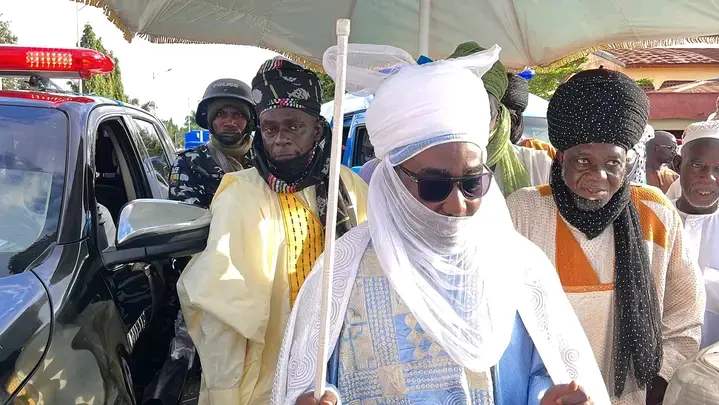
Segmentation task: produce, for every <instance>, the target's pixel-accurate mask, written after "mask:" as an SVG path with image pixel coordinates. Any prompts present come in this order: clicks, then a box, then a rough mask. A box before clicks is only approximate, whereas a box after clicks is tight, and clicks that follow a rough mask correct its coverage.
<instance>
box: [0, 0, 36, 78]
mask: <svg viewBox="0 0 719 405" xmlns="http://www.w3.org/2000/svg"><path fill="white" fill-rule="evenodd" d="M0 18H2V14H0ZM0 44H17V37H16V36H15V35H13V33H12V30H11V29H10V22H9V21H3V20H0ZM0 80H2V89H3V90H27V89H29V88H30V86H28V84H27V83H26V81H25V80H23V79H19V78H10V77H7V78H2V79H0Z"/></svg>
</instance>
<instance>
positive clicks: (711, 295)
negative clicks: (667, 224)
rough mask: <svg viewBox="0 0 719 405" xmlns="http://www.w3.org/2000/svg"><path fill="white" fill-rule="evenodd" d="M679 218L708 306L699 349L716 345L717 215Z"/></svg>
mask: <svg viewBox="0 0 719 405" xmlns="http://www.w3.org/2000/svg"><path fill="white" fill-rule="evenodd" d="M675 204H676V201H675ZM677 211H679V210H677ZM679 216H681V218H682V222H683V223H684V240H685V243H686V244H687V246H689V248H690V252H691V253H692V254H693V258H694V259H695V260H697V261H698V262H699V269H700V270H701V272H702V275H703V276H704V287H706V293H707V306H706V312H705V313H704V326H703V327H702V343H701V347H706V346H709V345H710V344H713V343H716V342H719V212H716V213H714V214H710V215H689V214H685V213H683V212H681V211H679Z"/></svg>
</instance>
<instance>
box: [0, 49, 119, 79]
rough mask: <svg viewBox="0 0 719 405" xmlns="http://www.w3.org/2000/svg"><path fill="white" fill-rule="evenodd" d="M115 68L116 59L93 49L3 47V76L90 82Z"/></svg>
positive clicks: (0, 54)
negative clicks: (85, 80)
mask: <svg viewBox="0 0 719 405" xmlns="http://www.w3.org/2000/svg"><path fill="white" fill-rule="evenodd" d="M114 68H115V63H114V62H113V61H112V58H110V57H109V56H107V55H105V54H103V53H101V52H98V51H95V50H92V49H86V48H67V49H64V48H39V47H27V46H16V45H0V74H2V75H14V76H33V75H37V76H43V77H48V78H60V77H63V78H72V77H80V78H83V79H88V78H90V77H91V76H92V75H95V74H103V73H110V72H112V70H113V69H114Z"/></svg>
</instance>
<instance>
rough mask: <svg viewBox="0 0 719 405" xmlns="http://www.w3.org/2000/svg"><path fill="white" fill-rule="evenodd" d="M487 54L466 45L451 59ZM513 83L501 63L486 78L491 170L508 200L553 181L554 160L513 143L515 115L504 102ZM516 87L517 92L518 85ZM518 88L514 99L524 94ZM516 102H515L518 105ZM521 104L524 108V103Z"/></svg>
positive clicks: (475, 45)
mask: <svg viewBox="0 0 719 405" xmlns="http://www.w3.org/2000/svg"><path fill="white" fill-rule="evenodd" d="M483 50H484V48H483V47H481V46H479V45H478V44H477V43H476V42H465V43H462V44H460V45H459V46H457V49H456V50H455V51H454V53H452V55H450V56H449V59H453V58H458V57H462V56H469V55H472V54H474V53H477V52H480V51H483ZM509 80H510V79H509V78H508V75H507V70H506V69H505V67H504V65H502V63H501V62H499V61H497V62H496V63H495V64H494V65H493V66H492V68H491V69H490V70H489V71H488V72H487V73H485V74H484V76H482V81H483V82H484V87H485V89H486V90H487V93H489V104H490V109H491V114H492V115H491V117H492V120H491V121H490V130H491V134H490V138H489V145H487V155H488V157H487V166H489V168H491V169H492V171H493V172H494V178H495V180H496V181H497V185H498V186H499V188H500V189H501V190H502V193H503V194H504V195H505V197H506V196H509V195H510V194H512V193H513V192H514V191H516V190H519V189H520V188H523V187H529V186H536V185H541V184H546V183H547V182H548V181H549V168H550V166H551V159H550V158H549V156H548V155H547V154H546V153H545V152H544V151H539V150H534V149H529V148H524V147H521V146H517V145H514V144H513V142H512V115H511V113H510V111H509V109H508V108H507V107H506V106H505V105H504V104H502V103H501V102H500V100H502V99H503V98H504V96H505V93H506V91H507V87H508V86H509V83H510V81H509ZM522 80H523V79H522ZM514 85H515V88H516V85H517V83H514ZM515 88H513V90H512V91H513V93H512V95H513V96H514V93H516V92H518V93H521V92H522V90H521V89H518V91H515ZM516 101H517V100H512V102H514V103H515V104H516ZM519 103H520V104H521V100H520V101H519ZM515 107H516V105H515ZM520 115H521V113H520ZM515 133H516V131H515Z"/></svg>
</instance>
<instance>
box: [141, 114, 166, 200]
mask: <svg viewBox="0 0 719 405" xmlns="http://www.w3.org/2000/svg"><path fill="white" fill-rule="evenodd" d="M135 123H136V124H137V127H138V129H139V133H140V137H141V139H142V143H143V144H144V147H145V150H146V152H147V155H144V156H142V160H143V162H144V166H145V167H144V169H145V173H146V174H147V177H148V179H149V181H150V187H152V189H153V190H152V192H153V194H154V197H155V198H167V195H168V192H169V185H168V183H167V182H168V180H169V178H170V169H171V166H170V162H169V161H168V159H167V154H166V153H165V149H163V147H162V143H161V142H160V135H159V133H158V132H157V128H155V125H153V124H152V123H151V122H148V121H143V120H140V119H135Z"/></svg>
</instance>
